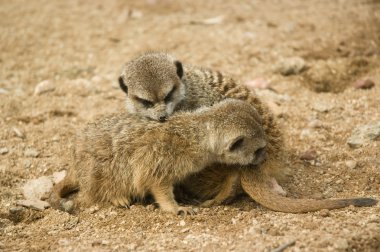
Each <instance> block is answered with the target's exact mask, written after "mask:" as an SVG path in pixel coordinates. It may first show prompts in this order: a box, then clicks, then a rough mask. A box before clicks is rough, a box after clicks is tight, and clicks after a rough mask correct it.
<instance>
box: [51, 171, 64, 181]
mask: <svg viewBox="0 0 380 252" xmlns="http://www.w3.org/2000/svg"><path fill="white" fill-rule="evenodd" d="M65 176H66V171H65V170H63V171H59V172H54V173H53V175H52V177H53V183H54V184H58V183H59V182H61V181H62V180H63V179H64V178H65Z"/></svg>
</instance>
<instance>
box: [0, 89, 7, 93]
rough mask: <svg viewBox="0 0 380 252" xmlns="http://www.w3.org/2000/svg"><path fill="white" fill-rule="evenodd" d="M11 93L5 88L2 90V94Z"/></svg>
mask: <svg viewBox="0 0 380 252" xmlns="http://www.w3.org/2000/svg"><path fill="white" fill-rule="evenodd" d="M8 93H9V91H8V90H6V89H5V88H0V94H8Z"/></svg>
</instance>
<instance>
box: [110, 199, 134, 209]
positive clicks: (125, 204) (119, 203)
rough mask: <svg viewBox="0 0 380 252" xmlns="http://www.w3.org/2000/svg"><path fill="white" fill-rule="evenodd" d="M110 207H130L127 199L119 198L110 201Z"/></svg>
mask: <svg viewBox="0 0 380 252" xmlns="http://www.w3.org/2000/svg"><path fill="white" fill-rule="evenodd" d="M111 203H112V205H114V206H117V207H125V208H129V207H130V205H131V204H130V202H129V200H128V199H127V198H124V197H120V198H115V199H113V200H111Z"/></svg>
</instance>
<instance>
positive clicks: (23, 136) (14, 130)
mask: <svg viewBox="0 0 380 252" xmlns="http://www.w3.org/2000/svg"><path fill="white" fill-rule="evenodd" d="M12 131H13V133H14V134H15V136H17V137H19V138H25V134H24V133H23V132H22V131H21V130H20V129H19V128H16V127H12Z"/></svg>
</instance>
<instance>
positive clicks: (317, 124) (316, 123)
mask: <svg viewBox="0 0 380 252" xmlns="http://www.w3.org/2000/svg"><path fill="white" fill-rule="evenodd" d="M307 126H308V127H310V128H315V129H316V128H322V127H323V124H322V122H321V121H320V120H318V119H315V120H312V121H310V122H309V124H308V125H307Z"/></svg>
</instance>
